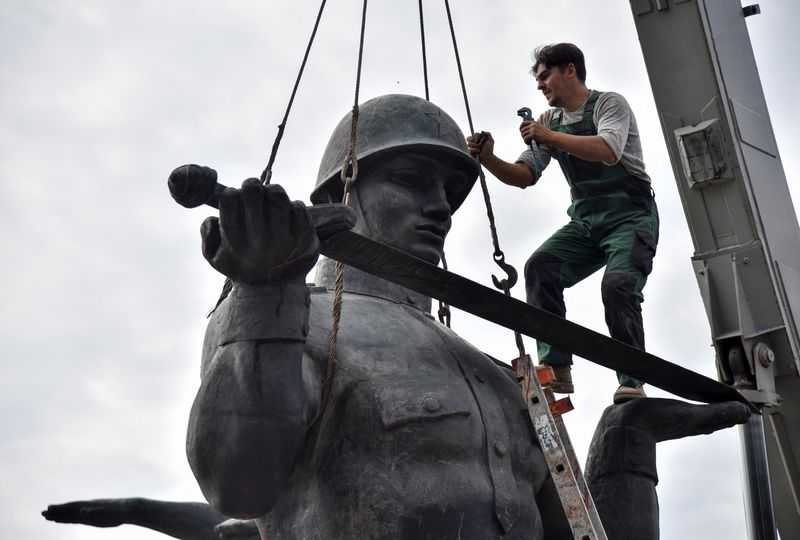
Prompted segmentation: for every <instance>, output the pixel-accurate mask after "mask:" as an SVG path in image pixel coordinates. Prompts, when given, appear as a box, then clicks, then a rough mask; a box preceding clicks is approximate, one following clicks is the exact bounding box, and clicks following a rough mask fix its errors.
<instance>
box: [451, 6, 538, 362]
mask: <svg viewBox="0 0 800 540" xmlns="http://www.w3.org/2000/svg"><path fill="white" fill-rule="evenodd" d="M444 6H445V9H446V11H447V22H448V24H449V26H450V36H451V37H452V40H453V51H454V52H455V56H456V66H457V67H458V78H459V80H460V81H461V93H462V94H463V95H464V107H465V108H466V110H467V121H468V122H469V132H470V133H475V128H474V127H473V125H472V113H471V112H470V107H469V98H468V97H467V86H466V84H465V83H464V71H463V69H462V68H461V56H460V55H459V52H458V41H457V40H456V31H455V27H454V25H453V15H452V13H451V12H450V2H449V0H444ZM478 165H480V157H478ZM479 169H480V173H479V178H480V183H481V191H482V192H483V201H484V203H485V204H486V215H487V217H488V218H489V232H490V233H491V235H492V244H493V245H494V253H493V254H492V258H493V259H494V262H495V263H496V264H497V265H498V266H499V267H500V268H502V269H503V271H504V272H505V273H506V275H507V277H506V278H505V279H502V280H500V279H498V278H497V277H496V276H495V275H494V274H493V275H492V281H493V282H494V286H495V287H497V288H498V289H500V290H501V291H503V292H504V293H505V294H506V296H509V297H510V296H511V287H513V286H514V284H515V283H516V282H517V271H516V269H514V267H513V266H511V265H510V264H508V263H507V262H505V254H504V253H503V251H502V250H501V249H500V240H499V239H498V237H497V227H496V226H495V222H494V212H493V210H492V200H491V197H490V196H489V188H488V187H487V185H486V176H485V174H484V173H483V167H482V166H481V167H479ZM514 340H515V342H516V345H517V349H518V350H519V355H520V356H524V355H525V346H524V344H523V343H522V335H521V334H520V333H519V332H514Z"/></svg>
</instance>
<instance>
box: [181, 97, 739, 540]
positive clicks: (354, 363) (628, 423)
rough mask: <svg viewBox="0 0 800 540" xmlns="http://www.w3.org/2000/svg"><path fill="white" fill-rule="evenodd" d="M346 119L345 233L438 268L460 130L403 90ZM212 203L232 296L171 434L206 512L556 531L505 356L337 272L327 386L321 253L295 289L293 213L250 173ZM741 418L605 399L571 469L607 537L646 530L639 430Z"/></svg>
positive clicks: (647, 489)
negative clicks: (583, 466)
mask: <svg viewBox="0 0 800 540" xmlns="http://www.w3.org/2000/svg"><path fill="white" fill-rule="evenodd" d="M350 122H351V118H350V115H348V116H346V117H345V118H344V119H343V120H342V121H341V122H340V124H339V125H338V127H337V128H336V130H335V131H334V133H333V136H332V137H331V140H330V143H329V144H328V147H327V149H326V151H325V155H324V156H323V159H322V165H321V167H320V173H319V177H318V180H317V186H316V189H315V190H314V192H313V193H312V196H311V200H312V202H313V203H314V204H320V203H329V202H339V201H341V195H342V183H341V180H340V173H341V167H342V164H343V163H344V160H345V154H346V151H347V146H348V141H349V133H350ZM357 126H358V131H357V141H358V145H357V156H356V157H357V159H358V176H357V180H356V182H355V183H354V184H353V186H352V192H351V200H350V204H351V207H352V209H353V212H354V215H355V217H356V219H355V224H354V227H353V228H354V230H355V231H356V232H358V233H360V234H362V235H364V236H367V237H369V238H372V239H373V240H377V241H379V242H382V243H384V244H387V245H389V246H392V247H395V248H397V249H400V250H402V251H404V252H406V253H409V254H411V255H414V256H416V257H418V258H420V259H422V260H424V261H427V262H429V263H432V264H436V263H437V262H438V261H439V258H440V255H441V252H442V249H443V246H444V241H445V237H446V235H447V232H448V230H449V229H450V225H451V217H452V215H453V213H454V212H455V211H456V210H457V209H458V207H459V206H460V205H461V204H462V202H463V201H464V199H465V197H466V195H467V193H468V192H469V191H470V189H471V187H472V185H473V183H474V181H475V179H476V177H477V174H478V166H477V163H476V162H475V161H474V160H473V158H471V157H470V155H469V154H468V152H467V148H466V144H465V142H464V137H463V135H462V133H461V131H460V130H459V129H458V127H457V125H456V124H455V122H454V121H453V120H452V119H451V118H450V117H449V116H448V115H447V114H446V113H445V112H444V111H442V110H441V109H439V108H438V107H437V106H436V105H434V104H432V103H430V102H429V101H426V100H424V99H421V98H417V97H412V96H405V95H387V96H381V97H378V98H375V99H373V100H370V101H368V102H366V103H364V104H363V105H361V107H360V113H359V118H358V123H357ZM208 174H212V172H211V171H210V169H206V168H202V167H198V166H194V165H189V166H184V167H181V168H179V169H176V171H175V172H173V175H178V176H187V175H188V176H193V175H195V176H202V175H208ZM219 208H220V214H219V218H216V217H212V218H208V219H207V220H206V221H205V222H204V223H203V227H202V237H203V254H204V256H205V257H206V259H207V260H208V261H209V263H210V264H211V265H212V266H213V267H214V268H216V269H217V270H218V271H220V272H221V273H223V274H225V275H226V276H227V277H229V278H230V279H231V280H232V282H233V288H232V291H231V293H230V295H229V296H228V297H227V298H225V299H224V300H223V301H222V302H221V303H220V304H219V306H218V307H217V309H216V310H215V312H214V314H213V315H212V317H211V320H210V323H209V326H208V330H207V333H206V338H205V343H204V346H203V359H202V375H201V385H200V388H199V390H198V393H197V397H196V399H195V402H194V405H193V407H192V412H191V417H190V421H189V430H188V436H187V454H188V457H189V462H190V465H191V468H192V470H193V472H194V474H195V476H196V478H197V480H198V483H199V485H200V487H201V489H202V491H203V493H204V495H205V497H206V498H207V500H208V501H209V503H210V504H211V506H213V507H214V508H215V509H216V510H217V511H219V512H221V513H222V514H224V515H227V516H232V517H235V518H239V519H253V520H255V522H256V523H257V525H258V528H259V530H260V532H261V535H262V537H263V538H269V539H270V540H272V539H314V538H320V539H330V538H337V539H338V538H342V539H345V538H359V539H361V538H376V539H381V538H385V539H409V540H411V539H414V540H417V539H421V538H430V539H449V538H452V539H456V538H461V539H469V538H473V539H480V540H486V539H549V540H558V539H571V538H572V532H571V530H570V528H569V525H568V523H567V521H566V518H565V515H564V512H563V510H562V508H561V506H560V502H559V498H558V495H557V493H556V490H555V487H554V483H553V480H552V479H551V477H550V474H549V472H548V469H547V466H546V464H545V461H544V457H543V454H542V452H541V450H540V448H539V446H538V443H537V441H536V439H535V436H534V434H533V430H532V428H531V426H530V425H529V419H528V416H527V412H526V409H525V404H524V403H523V401H522V399H521V393H520V389H519V386H518V384H517V382H516V379H515V376H514V373H513V372H512V371H511V370H510V368H508V367H506V366H505V365H503V364H500V363H497V362H495V361H493V360H492V359H491V358H490V357H489V356H487V355H486V354H484V353H482V352H481V351H479V350H478V349H476V348H475V347H473V346H472V345H470V344H469V343H468V342H467V341H466V340H464V339H462V338H461V337H459V336H458V335H457V334H456V333H455V332H453V331H452V330H450V329H449V328H447V327H445V326H443V325H441V324H439V323H438V322H436V321H435V320H434V319H433V317H431V315H430V313H429V311H430V299H429V298H426V297H423V296H421V295H419V294H418V293H415V292H413V291H410V290H407V289H404V288H402V287H400V286H397V285H394V284H392V283H389V282H387V281H384V280H382V279H379V278H377V277H374V276H371V275H369V274H366V273H364V272H361V271H358V270H355V269H352V268H347V269H346V271H345V274H344V295H343V315H342V318H341V326H340V329H339V331H338V335H337V346H336V366H335V369H334V370H333V376H332V378H330V381H329V383H326V380H327V379H326V374H327V373H329V370H328V367H327V366H328V350H329V343H330V337H331V328H332V320H331V313H332V303H333V296H334V293H333V289H334V272H333V263H332V261H329V260H322V261H320V263H319V265H318V269H317V275H316V280H315V284H314V285H307V284H306V283H305V278H306V274H307V273H308V272H309V271H310V270H311V268H312V267H313V266H314V264H315V263H316V261H317V257H318V254H319V245H320V244H319V240H318V238H317V235H316V233H315V229H314V226H313V224H312V222H311V220H310V218H309V215H308V212H307V211H306V209H305V208H304V205H303V204H302V203H300V202H291V201H290V200H289V198H288V197H287V195H286V193H285V192H284V190H283V189H282V188H281V187H280V186H277V185H268V186H264V185H262V184H261V183H260V182H259V181H258V180H256V179H250V180H246V181H245V182H244V183H243V184H242V187H241V189H233V188H228V189H227V190H225V191H224V192H223V193H221V194H220V196H219ZM326 384H330V388H329V389H330V391H329V393H328V397H327V399H326V400H325V403H324V407H323V406H321V399H320V396H321V395H322V393H323V387H324V386H325V385H326ZM676 411H677V412H678V413H680V415H676V414H674V413H676ZM748 414H749V413H748V411H747V409H746V408H745V407H744V406H743V405H741V404H738V403H727V404H718V405H709V406H694V405H688V404H685V403H682V402H678V401H674V400H657V399H649V398H646V399H641V400H636V401H632V402H629V403H625V404H622V405H612V406H611V407H610V408H609V410H608V411H607V412H606V414H605V415H604V417H603V420H602V421H601V424H600V426H598V430H597V433H596V435H595V440H594V442H593V445H592V449H591V450H590V459H589V467H588V470H587V477H588V479H589V481H590V486H591V488H592V490H593V492H595V491H596V494H595V496H596V501H597V505H598V508H599V510H600V511H601V515H602V517H603V519H604V520H608V523H609V524H610V526H608V525H607V530H608V533H609V538H618V539H623V538H625V539H627V538H640V539H650V538H657V537H658V507H657V501H656V498H655V484H656V482H657V475H656V469H655V443H656V442H657V441H659V440H664V439H667V438H677V437H682V436H686V435H693V434H697V433H709V432H711V431H713V430H715V429H719V428H722V427H727V426H730V425H733V424H734V423H738V422H741V421H744V419H745V418H746V417H747V416H748ZM665 418H666V419H668V420H669V419H672V420H675V421H670V422H665V421H664V419H665ZM653 419H657V420H656V421H654V420H653ZM632 515H635V516H636V519H631V516H632ZM186 538H190V537H188V536H187V537H186Z"/></svg>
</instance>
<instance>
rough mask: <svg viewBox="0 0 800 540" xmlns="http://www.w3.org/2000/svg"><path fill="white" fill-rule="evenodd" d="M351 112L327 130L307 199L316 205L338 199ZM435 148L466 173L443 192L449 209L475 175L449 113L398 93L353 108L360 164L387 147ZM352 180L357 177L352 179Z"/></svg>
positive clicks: (394, 149)
mask: <svg viewBox="0 0 800 540" xmlns="http://www.w3.org/2000/svg"><path fill="white" fill-rule="evenodd" d="M352 117H353V113H352V112H350V113H348V114H347V115H346V116H345V117H344V118H342V120H341V122H339V125H337V126H336V129H334V130H333V134H332V135H331V138H330V141H328V146H327V147H326V148H325V153H324V154H323V156H322V163H320V167H319V174H318V175H317V184H316V187H315V188H314V191H313V192H312V193H311V202H312V203H314V204H322V203H327V202H339V201H341V200H342V193H343V187H344V186H343V183H342V180H341V172H342V166H343V165H344V160H345V157H346V156H347V151H348V149H349V147H350V129H351V128H350V126H351V121H352ZM414 151H418V152H423V153H426V154H429V155H430V154H436V153H437V152H441V153H443V154H445V155H448V156H450V157H451V161H452V162H453V164H454V166H455V167H458V168H460V169H462V170H463V171H464V172H465V173H466V177H467V178H468V181H467V182H465V183H464V186H463V187H462V188H461V189H460V190H457V191H454V192H452V193H449V194H448V202H449V203H450V208H451V209H452V211H453V212H455V210H456V209H457V208H458V207H459V206H461V203H463V202H464V199H466V197H467V194H468V193H469V191H470V190H471V189H472V185H473V184H474V183H475V179H476V178H477V177H478V173H479V167H478V163H477V161H475V159H473V158H472V156H470V154H469V152H468V151H467V145H466V141H465V139H464V134H463V133H462V132H461V130H460V129H459V128H458V125H457V124H456V123H455V121H454V120H453V119H452V118H450V116H449V115H448V114H447V113H446V112H444V111H443V110H441V109H440V108H439V107H437V106H436V105H434V104H433V103H431V102H430V101H428V100H425V99H423V98H419V97H416V96H409V95H404V94H389V95H385V96H379V97H376V98H373V99H371V100H369V101H367V102H365V103H363V104H361V105H359V109H358V124H357V126H356V159H357V160H358V162H359V168H360V169H361V167H362V162H363V164H368V163H369V161H371V160H373V159H375V158H378V157H379V156H380V155H381V154H384V153H390V152H414ZM356 182H358V178H356Z"/></svg>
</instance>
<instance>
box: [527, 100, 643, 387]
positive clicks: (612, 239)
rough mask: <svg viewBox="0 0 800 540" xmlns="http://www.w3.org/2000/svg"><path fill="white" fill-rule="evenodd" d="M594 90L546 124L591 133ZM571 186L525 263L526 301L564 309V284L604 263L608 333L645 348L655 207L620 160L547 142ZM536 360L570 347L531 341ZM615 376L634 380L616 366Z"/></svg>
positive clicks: (563, 356) (566, 358) (560, 360)
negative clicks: (558, 221)
mask: <svg viewBox="0 0 800 540" xmlns="http://www.w3.org/2000/svg"><path fill="white" fill-rule="evenodd" d="M600 95H601V93H600V92H597V91H593V92H592V93H591V94H590V95H589V98H588V99H587V101H586V107H585V109H584V112H583V116H582V118H581V120H580V121H578V122H576V123H574V124H569V125H561V117H562V112H561V111H560V110H559V111H558V112H556V114H555V115H554V116H553V118H552V120H551V121H550V126H549V127H550V129H551V130H553V131H560V132H563V133H570V134H573V135H597V130H596V128H595V126H594V122H593V120H592V117H593V115H594V107H595V103H596V102H597V98H598V97H600ZM552 152H553V153H552V157H554V158H555V159H557V160H558V163H559V165H561V169H562V170H563V171H564V176H566V178H567V182H568V183H569V186H570V188H571V194H572V205H570V207H569V210H568V211H567V214H568V215H569V216H570V218H571V220H570V222H569V223H567V224H566V225H565V226H563V227H562V228H561V229H559V230H558V231H556V233H555V234H553V235H552V236H551V237H550V238H548V239H547V240H546V241H545V242H544V244H542V245H541V246H540V247H539V249H537V250H536V252H535V253H534V254H533V255H532V256H531V257H530V259H528V262H527V263H526V265H525V289H526V294H527V301H528V303H529V304H532V305H534V306H536V307H539V308H542V309H545V310H547V311H549V312H551V313H555V314H556V315H559V316H561V317H564V316H566V306H565V305H564V289H565V288H567V287H571V286H573V285H575V284H576V283H578V282H579V281H581V280H582V279H584V278H586V277H588V276H590V275H591V274H593V273H595V272H596V271H597V270H599V269H600V268H602V267H603V266H605V267H606V270H605V274H604V276H603V281H602V286H601V292H602V298H603V305H604V306H605V315H606V324H607V325H608V329H609V332H610V334H611V337H613V338H614V339H617V340H619V341H622V342H624V343H627V344H629V345H632V346H634V347H637V348H639V349H642V350H644V329H643V326H642V310H641V306H640V304H641V302H642V301H644V297H643V296H642V289H643V288H644V285H645V283H646V281H647V276H648V275H649V274H650V271H651V270H652V267H653V256H655V253H656V244H657V242H658V210H657V209H656V204H655V200H654V199H653V192H652V190H651V188H650V183H649V182H647V181H645V180H641V179H639V178H636V177H634V176H631V175H630V174H629V173H628V172H627V171H626V170H625V168H624V167H623V166H622V165H620V164H619V163H617V164H615V165H611V166H608V165H604V164H602V163H599V162H590V161H585V160H582V159H578V158H576V157H575V156H572V155H570V154H568V153H566V152H562V151H560V150H558V149H555V148H553V149H552ZM538 353H539V361H540V363H544V364H550V365H559V364H560V365H564V364H571V363H572V358H571V355H570V354H568V353H566V352H563V351H560V350H558V349H555V348H553V347H551V346H550V345H549V344H547V343H544V342H541V341H540V342H538ZM617 378H618V379H619V382H620V384H622V385H625V386H633V387H639V386H641V382H639V381H638V380H636V379H633V378H631V377H628V376H626V375H624V374H621V373H617Z"/></svg>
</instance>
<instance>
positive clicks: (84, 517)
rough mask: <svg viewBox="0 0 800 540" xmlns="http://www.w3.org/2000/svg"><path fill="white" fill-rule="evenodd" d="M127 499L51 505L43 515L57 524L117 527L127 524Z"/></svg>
mask: <svg viewBox="0 0 800 540" xmlns="http://www.w3.org/2000/svg"><path fill="white" fill-rule="evenodd" d="M129 506H130V505H129V504H128V501H127V500H126V499H93V500H90V501H74V502H68V503H65V504H51V505H49V506H48V507H47V510H44V511H43V512H42V515H43V516H44V517H45V519H47V520H48V521H55V522H57V523H81V524H83V525H91V526H93V527H117V526H119V525H122V524H123V523H126V520H125V517H126V515H127V513H128V510H129Z"/></svg>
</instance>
